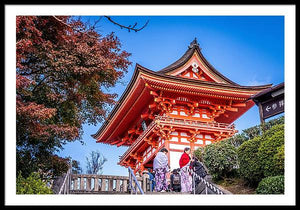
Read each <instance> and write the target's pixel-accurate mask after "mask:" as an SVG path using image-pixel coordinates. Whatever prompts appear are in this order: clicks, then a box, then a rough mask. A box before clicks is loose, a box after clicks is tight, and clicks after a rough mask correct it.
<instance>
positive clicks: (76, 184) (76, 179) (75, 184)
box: [73, 176, 78, 190]
mask: <svg viewBox="0 0 300 210" xmlns="http://www.w3.org/2000/svg"><path fill="white" fill-rule="evenodd" d="M77 188H78V177H77V176H76V177H75V178H74V184H73V190H77Z"/></svg>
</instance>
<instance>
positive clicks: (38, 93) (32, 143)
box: [16, 16, 131, 176]
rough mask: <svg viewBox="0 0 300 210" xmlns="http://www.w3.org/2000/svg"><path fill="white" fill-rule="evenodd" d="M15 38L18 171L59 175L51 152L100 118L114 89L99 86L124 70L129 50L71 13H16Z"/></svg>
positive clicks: (61, 165) (61, 166) (59, 163)
mask: <svg viewBox="0 0 300 210" xmlns="http://www.w3.org/2000/svg"><path fill="white" fill-rule="evenodd" d="M16 37H17V43H16V59H17V60H16V88H17V92H16V99H17V103H16V113H17V172H18V171H22V175H23V176H28V175H29V174H30V173H31V172H32V171H37V170H42V171H44V172H49V171H50V172H51V173H52V174H53V175H59V174H60V173H61V172H63V171H64V170H66V160H65V159H63V158H60V157H58V156H57V155H54V153H55V151H57V150H59V149H60V148H62V146H63V144H65V143H66V142H68V141H75V140H80V141H82V140H81V136H82V132H83V131H82V125H83V124H84V123H89V124H96V123H98V122H100V121H102V120H103V119H104V117H105V116H106V112H107V109H108V108H109V107H110V106H111V105H113V104H114V103H115V100H114V99H115V98H116V94H110V93H104V92H103V91H102V90H101V88H103V87H106V88H109V87H113V86H114V85H115V84H116V82H117V81H118V80H119V79H120V78H121V77H122V76H123V75H124V73H126V72H127V68H128V66H129V65H130V64H131V62H130V61H129V60H128V57H129V56H130V53H128V52H126V51H122V50H121V43H120V41H119V39H118V38H117V37H116V36H115V35H114V33H111V34H109V35H107V36H101V34H99V33H98V32H97V31H95V30H94V28H93V27H89V26H88V25H87V24H85V23H83V22H82V21H80V20H76V19H74V18H73V17H70V16H18V17H17V19H16Z"/></svg>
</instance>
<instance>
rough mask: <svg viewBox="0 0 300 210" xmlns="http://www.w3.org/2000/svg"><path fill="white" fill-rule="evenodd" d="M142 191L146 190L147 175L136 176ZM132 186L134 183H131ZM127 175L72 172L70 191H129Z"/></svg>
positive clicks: (74, 192)
mask: <svg viewBox="0 0 300 210" xmlns="http://www.w3.org/2000/svg"><path fill="white" fill-rule="evenodd" d="M137 180H138V182H139V184H140V186H141V187H142V189H143V191H147V184H146V183H147V181H148V182H149V180H148V177H147V175H143V177H137ZM132 185H133V187H136V186H135V183H134V182H133V183H132ZM129 190H130V187H129V177H128V176H110V175H96V174H72V175H71V183H70V193H72V194H82V193H108V194H109V193H129V192H130V191H129Z"/></svg>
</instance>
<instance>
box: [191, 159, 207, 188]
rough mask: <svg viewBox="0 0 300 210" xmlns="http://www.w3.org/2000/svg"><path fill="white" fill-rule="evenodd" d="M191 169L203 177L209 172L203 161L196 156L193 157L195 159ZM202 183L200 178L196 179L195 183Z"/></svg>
mask: <svg viewBox="0 0 300 210" xmlns="http://www.w3.org/2000/svg"><path fill="white" fill-rule="evenodd" d="M190 166H191V169H192V170H193V171H194V172H195V173H196V174H197V175H198V176H200V177H201V178H205V176H206V175H207V172H206V170H205V168H204V165H203V163H201V162H200V161H199V160H198V159H197V158H196V157H193V160H192V162H191V165H190ZM199 183H200V179H198V178H196V179H195V184H196V185H198V184H199Z"/></svg>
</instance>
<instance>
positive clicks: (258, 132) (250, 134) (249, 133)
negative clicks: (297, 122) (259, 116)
mask: <svg viewBox="0 0 300 210" xmlns="http://www.w3.org/2000/svg"><path fill="white" fill-rule="evenodd" d="M282 124H284V116H281V117H279V118H276V119H273V120H270V121H268V122H266V123H265V124H264V125H255V126H252V127H250V128H247V129H244V130H243V131H242V132H241V133H240V134H236V135H234V136H232V137H230V138H228V139H226V140H224V141H227V142H229V143H231V144H232V145H233V146H235V147H239V146H240V145H241V144H242V143H243V142H245V141H247V140H250V139H253V138H255V137H257V136H262V135H263V130H265V131H268V130H269V129H271V128H272V127H273V126H275V125H282ZM263 127H264V128H263Z"/></svg>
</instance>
